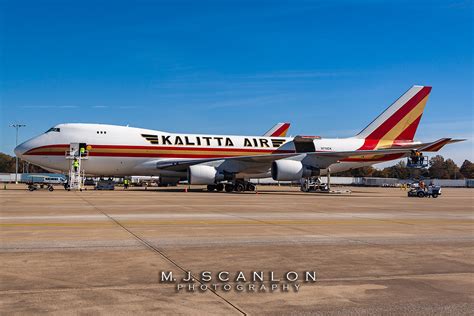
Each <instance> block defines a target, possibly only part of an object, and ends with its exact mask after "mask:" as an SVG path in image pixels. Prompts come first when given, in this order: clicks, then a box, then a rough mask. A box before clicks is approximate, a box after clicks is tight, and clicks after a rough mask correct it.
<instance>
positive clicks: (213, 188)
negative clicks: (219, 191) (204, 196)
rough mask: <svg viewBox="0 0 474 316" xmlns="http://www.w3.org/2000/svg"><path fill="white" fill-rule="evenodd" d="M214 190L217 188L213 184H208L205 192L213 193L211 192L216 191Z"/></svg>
mask: <svg viewBox="0 0 474 316" xmlns="http://www.w3.org/2000/svg"><path fill="white" fill-rule="evenodd" d="M216 188H217V187H216V185H214V184H209V185H208V186H207V191H209V192H213V191H215V190H216Z"/></svg>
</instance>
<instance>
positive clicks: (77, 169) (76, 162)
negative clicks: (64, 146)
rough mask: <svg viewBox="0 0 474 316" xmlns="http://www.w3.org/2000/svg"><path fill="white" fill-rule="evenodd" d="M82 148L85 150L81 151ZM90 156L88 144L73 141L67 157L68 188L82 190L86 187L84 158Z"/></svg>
mask: <svg viewBox="0 0 474 316" xmlns="http://www.w3.org/2000/svg"><path fill="white" fill-rule="evenodd" d="M81 148H83V151H82V153H81ZM88 158H89V152H88V151H87V150H86V144H83V143H71V144H70V145H69V150H68V151H66V159H67V161H68V163H69V177H68V187H67V188H68V190H80V191H82V188H83V187H84V178H85V177H84V175H85V170H84V168H83V166H82V163H83V161H84V160H87V159H88Z"/></svg>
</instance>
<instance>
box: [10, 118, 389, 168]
mask: <svg viewBox="0 0 474 316" xmlns="http://www.w3.org/2000/svg"><path fill="white" fill-rule="evenodd" d="M71 143H85V144H87V145H88V146H90V150H89V156H88V159H87V160H84V161H83V162H82V169H83V170H85V172H86V174H89V175H97V176H101V175H102V176H112V175H113V176H132V175H147V176H156V175H161V176H184V174H183V173H182V172H181V173H179V172H175V171H167V170H161V169H159V168H157V164H159V163H163V162H166V161H182V160H199V159H218V158H223V159H224V158H228V157H236V156H253V155H266V154H272V153H291V152H294V151H295V146H294V143H293V138H292V137H264V136H234V135H201V134H177V133H167V132H161V131H156V130H149V129H141V128H134V127H126V126H116V125H104V124H78V123H74V124H59V125H57V126H55V127H54V128H52V129H51V130H50V131H48V132H46V133H44V134H42V135H40V136H37V137H35V138H32V139H30V140H28V141H26V142H24V143H22V144H21V145H19V146H18V147H17V148H16V149H15V153H16V154H17V155H18V156H20V157H22V158H23V159H25V160H27V161H29V162H31V163H33V164H36V165H39V166H41V167H43V168H46V169H49V170H54V171H60V172H67V171H68V170H69V168H70V161H68V160H67V159H66V158H65V153H66V151H67V150H68V149H69V145H70V144H71ZM362 145H363V139H358V138H344V139H321V138H315V139H314V147H315V150H316V151H352V150H357V149H358V148H360V147H361V146H362ZM382 161H384V160H383V159H381V160H367V161H342V162H339V163H336V164H334V165H332V166H331V171H332V172H340V171H344V170H348V169H351V168H358V167H361V166H367V165H371V164H374V163H378V162H382ZM243 176H246V177H268V176H269V170H267V171H266V172H258V173H256V174H252V173H250V174H243Z"/></svg>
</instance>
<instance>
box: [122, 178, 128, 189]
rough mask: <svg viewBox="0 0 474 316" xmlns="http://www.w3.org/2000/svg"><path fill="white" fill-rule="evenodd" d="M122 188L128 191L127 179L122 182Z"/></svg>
mask: <svg viewBox="0 0 474 316" xmlns="http://www.w3.org/2000/svg"><path fill="white" fill-rule="evenodd" d="M123 188H124V189H128V179H124V180H123Z"/></svg>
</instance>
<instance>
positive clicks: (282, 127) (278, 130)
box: [263, 123, 290, 137]
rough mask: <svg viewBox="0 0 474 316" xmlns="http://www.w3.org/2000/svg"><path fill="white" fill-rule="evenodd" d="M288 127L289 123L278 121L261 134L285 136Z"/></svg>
mask: <svg viewBox="0 0 474 316" xmlns="http://www.w3.org/2000/svg"><path fill="white" fill-rule="evenodd" d="M289 128H290V123H278V124H276V125H275V126H273V127H272V128H270V129H269V130H268V131H267V132H266V133H265V134H263V136H266V137H285V136H286V133H287V132H288V129H289Z"/></svg>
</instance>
